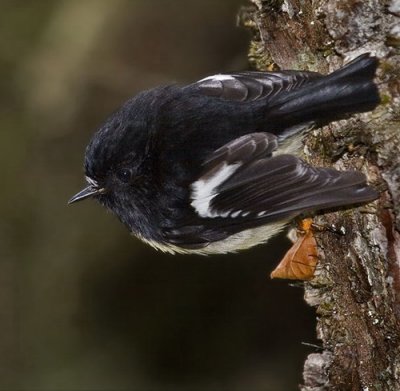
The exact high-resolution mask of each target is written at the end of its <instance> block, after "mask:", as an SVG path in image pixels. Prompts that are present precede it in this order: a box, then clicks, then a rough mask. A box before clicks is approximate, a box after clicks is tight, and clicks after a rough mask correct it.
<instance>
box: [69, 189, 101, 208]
mask: <svg viewBox="0 0 400 391" xmlns="http://www.w3.org/2000/svg"><path fill="white" fill-rule="evenodd" d="M104 192H105V189H99V188H98V187H96V186H93V185H89V186H87V187H85V188H84V189H83V190H81V191H80V192H79V193H77V194H75V195H74V196H73V197H72V198H71V199H70V200H69V201H68V204H73V203H74V202H78V201H82V200H84V199H85V198H89V197H93V196H95V195H98V194H102V193H104Z"/></svg>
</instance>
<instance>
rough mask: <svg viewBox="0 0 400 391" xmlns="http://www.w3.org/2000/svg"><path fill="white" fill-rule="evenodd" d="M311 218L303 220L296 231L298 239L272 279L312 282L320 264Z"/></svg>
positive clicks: (274, 272) (274, 271)
mask: <svg viewBox="0 0 400 391" xmlns="http://www.w3.org/2000/svg"><path fill="white" fill-rule="evenodd" d="M313 228H314V225H313V221H312V219H310V218H307V219H304V220H301V221H300V223H299V226H298V227H297V230H296V234H297V235H296V236H297V238H296V239H295V240H292V241H293V242H294V243H293V246H292V247H291V248H290V249H289V251H288V252H287V253H286V254H285V256H284V257H283V259H282V260H281V262H280V263H279V265H278V266H277V267H276V268H275V269H274V270H273V272H272V273H271V278H282V279H289V280H303V281H305V280H311V279H312V278H313V277H314V272H315V268H316V266H317V262H318V253H317V242H316V241H315V238H314V235H313V233H312V229H313Z"/></svg>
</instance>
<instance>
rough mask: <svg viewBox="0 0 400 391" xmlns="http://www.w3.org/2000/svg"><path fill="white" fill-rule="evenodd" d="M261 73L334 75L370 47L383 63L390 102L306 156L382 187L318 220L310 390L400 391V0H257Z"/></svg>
mask: <svg viewBox="0 0 400 391" xmlns="http://www.w3.org/2000/svg"><path fill="white" fill-rule="evenodd" d="M250 1H251V2H252V5H251V6H249V7H247V8H245V9H244V10H243V12H242V13H241V22H242V24H244V25H245V26H247V27H250V28H251V29H252V31H253V33H254V34H253V40H252V42H251V46H250V53H249V58H250V61H251V62H252V64H253V65H254V66H255V67H256V68H257V69H259V70H271V69H275V68H278V69H305V70H312V71H320V72H323V73H326V72H328V71H333V70H334V69H337V68H339V67H340V66H341V65H342V64H343V62H344V60H345V61H348V60H349V59H350V58H354V57H356V56H357V55H359V54H361V53H365V52H371V53H372V54H375V55H377V56H378V57H379V58H380V59H381V66H380V69H379V72H378V73H379V75H378V77H379V82H380V83H381V84H380V87H381V96H382V105H380V106H379V107H378V108H377V109H376V110H375V111H374V112H372V113H367V114H362V115H359V116H357V117H356V118H352V119H350V120H348V121H340V122H336V123H335V124H332V125H330V126H328V127H325V128H324V129H322V130H317V131H314V132H311V134H309V135H308V136H307V137H306V140H305V149H304V152H305V158H306V159H307V160H308V161H309V162H311V163H312V164H314V165H320V166H321V165H328V166H334V167H336V168H338V169H349V168H357V169H359V170H362V171H363V172H365V173H366V174H367V176H368V178H369V181H370V182H371V183H372V184H373V185H375V186H376V187H377V188H378V189H379V190H381V192H382V193H381V197H380V199H379V200H378V201H377V202H374V203H372V204H369V205H367V206H361V207H358V208H353V209H346V210H341V211H336V212H332V213H325V214H323V215H321V216H318V217H316V218H315V220H314V221H315V222H316V223H317V224H319V225H321V226H330V227H332V226H333V227H336V228H335V229H333V230H321V232H315V236H316V239H317V244H318V253H319V260H320V261H319V266H318V268H317V273H316V277H315V278H314V279H313V280H312V281H311V282H309V283H306V284H305V298H306V301H307V302H308V303H309V304H310V305H312V306H315V307H316V314H317V317H318V322H317V335H318V338H320V339H321V340H322V344H323V350H322V352H321V353H313V354H310V355H309V356H308V358H307V360H306V362H305V365H304V373H303V375H304V385H303V386H302V387H301V389H302V390H303V391H311V390H313V391H316V390H340V391H344V390H357V391H359V390H365V391H366V390H368V391H372V390H391V391H393V390H400V323H399V321H400V129H399V128H400V122H399V120H400V99H399V95H400V67H399V65H400V56H399V53H400V51H399V47H400V1H399V0H392V1H391V2H385V1H383V0H284V1H283V0H250Z"/></svg>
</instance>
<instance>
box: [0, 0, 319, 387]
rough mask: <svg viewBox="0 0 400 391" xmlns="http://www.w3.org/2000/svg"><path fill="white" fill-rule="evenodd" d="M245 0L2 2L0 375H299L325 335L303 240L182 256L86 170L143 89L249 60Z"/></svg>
mask: <svg viewBox="0 0 400 391" xmlns="http://www.w3.org/2000/svg"><path fill="white" fill-rule="evenodd" d="M241 5H247V4H246V0H214V1H213V0H201V1H200V0H197V1H196V0H190V1H189V0H171V1H167V0H158V1H156V0H131V1H129V0H64V1H60V0H48V1H45V0H30V1H29V0H26V1H22V0H20V1H17V0H15V1H4V0H2V1H0V6H1V12H0V42H1V51H0V67H1V68H0V71H1V89H0V94H1V95H0V96H1V105H0V110H1V116H0V126H1V134H2V138H1V139H2V142H1V144H0V148H1V153H0V156H1V160H2V162H3V163H2V167H3V170H2V173H3V174H2V178H3V185H2V191H1V193H0V197H1V203H0V205H1V221H0V257H1V259H0V289H1V291H0V389H1V390H49V391H50V390H189V389H190V390H247V391H252V390H274V391H279V390H285V391H290V390H295V389H296V388H297V387H296V385H297V384H298V383H299V382H301V377H300V373H301V368H302V363H303V361H304V358H305V356H306V354H307V353H309V352H310V351H311V349H310V348H309V347H306V346H304V345H302V344H301V342H302V341H305V342H313V339H314V321H313V317H314V315H313V311H312V310H311V309H309V308H308V307H307V306H306V305H305V304H304V303H303V299H302V293H303V292H302V290H301V289H298V288H296V287H292V286H290V285H289V284H288V283H287V282H279V281H278V282H277V281H270V280H269V277H268V275H269V273H270V272H271V270H272V269H273V267H274V265H276V263H277V262H278V261H279V258H280V256H281V255H282V254H283V253H284V251H285V247H287V245H288V243H287V241H286V239H285V238H278V239H276V240H274V241H273V242H272V243H271V244H270V245H264V246H261V247H258V248H256V249H254V250H251V251H247V252H244V253H243V254H239V255H234V256H233V255H230V256H218V257H196V256H191V257H189V256H168V255H163V254H161V253H157V252H155V251H154V250H153V249H151V248H148V247H146V246H145V245H143V244H141V243H139V242H138V241H137V240H135V239H131V238H130V236H129V234H128V232H127V231H126V230H125V228H124V227H123V226H122V225H121V224H120V223H119V222H118V221H117V219H116V218H114V217H113V216H112V215H110V214H108V213H105V210H104V209H103V208H101V207H100V206H99V205H96V203H95V202H85V203H82V204H78V205H76V206H74V207H68V206H67V200H68V199H69V197H70V196H71V195H73V194H74V193H75V192H76V191H78V190H79V189H80V188H81V186H82V185H83V183H84V181H83V170H82V162H83V153H84V148H85V146H86V144H87V142H88V140H89V138H90V136H91V134H92V133H93V132H94V131H95V129H96V127H97V126H98V125H99V124H100V123H101V122H102V120H103V119H104V118H105V117H106V116H107V115H108V114H109V113H110V112H111V111H113V110H114V109H115V108H117V107H118V105H120V104H121V103H122V102H123V101H124V100H125V99H127V98H128V97H129V96H131V95H133V94H135V93H136V92H138V91H140V90H142V89H144V88H150V87H153V86H156V85H158V84H162V83H169V82H182V83H185V82H191V81H194V80H196V79H200V78H202V77H204V76H207V75H209V74H213V73H216V72H223V71H229V70H240V69H246V68H247V67H248V65H247V60H246V53H247V48H248V44H249V39H250V36H249V34H248V32H246V31H244V30H242V29H240V28H237V27H236V14H237V12H238V10H239V7H240V6H241Z"/></svg>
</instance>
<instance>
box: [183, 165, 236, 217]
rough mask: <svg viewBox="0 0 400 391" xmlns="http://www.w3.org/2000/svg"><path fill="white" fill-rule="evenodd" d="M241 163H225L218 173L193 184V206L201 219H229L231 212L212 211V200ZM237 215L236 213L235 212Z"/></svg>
mask: <svg viewBox="0 0 400 391" xmlns="http://www.w3.org/2000/svg"><path fill="white" fill-rule="evenodd" d="M240 166H241V163H235V164H226V163H223V164H222V165H221V167H220V168H219V169H218V170H217V172H216V173H215V174H214V175H212V176H210V177H208V178H203V177H202V178H200V179H199V180H197V181H196V182H194V183H193V184H192V186H191V187H192V197H191V198H192V200H193V201H192V202H191V205H192V206H193V208H194V209H195V210H196V212H197V213H198V214H199V215H200V216H201V217H228V215H229V213H230V212H231V211H225V212H224V213H218V212H215V211H213V210H211V207H210V203H211V200H212V199H213V198H214V197H215V196H216V195H217V194H218V193H217V187H218V186H219V185H220V184H221V183H223V182H224V181H226V180H227V179H228V178H229V177H230V176H231V175H232V174H233V173H234V172H235V171H236V170H237V169H238V168H239V167H240ZM234 213H235V212H234Z"/></svg>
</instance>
